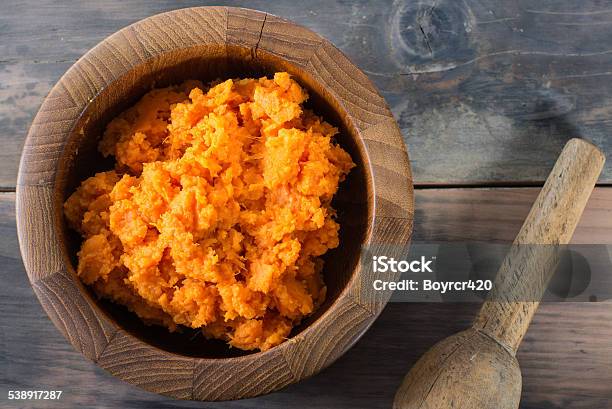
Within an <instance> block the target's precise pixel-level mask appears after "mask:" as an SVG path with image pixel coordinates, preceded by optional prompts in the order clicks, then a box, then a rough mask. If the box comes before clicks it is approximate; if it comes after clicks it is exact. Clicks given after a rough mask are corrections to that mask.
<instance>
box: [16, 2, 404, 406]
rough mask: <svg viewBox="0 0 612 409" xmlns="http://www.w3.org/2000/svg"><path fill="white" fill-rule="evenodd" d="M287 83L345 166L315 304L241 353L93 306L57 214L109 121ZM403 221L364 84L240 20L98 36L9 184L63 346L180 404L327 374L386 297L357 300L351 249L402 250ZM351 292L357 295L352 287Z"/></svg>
mask: <svg viewBox="0 0 612 409" xmlns="http://www.w3.org/2000/svg"><path fill="white" fill-rule="evenodd" d="M280 70H284V71H288V72H289V73H291V74H292V75H293V77H294V78H295V79H296V80H297V81H298V82H299V83H300V84H301V85H302V86H304V87H305V88H306V89H308V91H309V94H310V99H309V102H308V104H309V105H310V106H311V107H312V108H313V109H314V110H315V111H316V112H317V113H318V114H320V115H322V116H323V117H324V118H326V119H327V120H328V121H329V122H331V123H332V124H334V125H336V126H338V127H339V128H340V130H341V133H340V136H339V137H338V142H339V143H340V144H341V145H342V146H343V147H344V148H345V149H346V150H347V151H349V153H350V154H351V156H352V157H353V160H354V161H355V162H356V164H357V167H356V168H355V169H354V170H353V171H352V172H351V174H350V176H349V177H348V179H347V180H346V181H345V182H344V183H343V184H342V187H341V189H340V191H339V193H338V195H337V199H336V202H335V204H334V206H335V207H336V208H337V209H338V218H339V222H340V224H341V226H342V228H341V236H340V240H341V245H340V246H339V248H337V249H335V250H333V251H331V252H329V253H328V254H327V255H326V264H325V269H324V276H325V281H326V283H327V286H328V299H327V301H326V303H325V304H324V305H323V306H322V307H321V308H320V309H319V310H318V311H317V313H316V314H315V315H313V316H312V317H310V318H309V319H308V320H306V321H305V322H304V323H303V324H302V325H300V326H299V327H298V328H296V329H295V330H294V332H293V333H292V336H291V338H290V339H289V340H287V341H286V342H284V343H283V344H281V345H279V346H277V347H275V348H272V349H270V350H268V351H266V352H257V353H246V352H244V351H241V350H238V349H230V348H229V347H227V346H226V344H225V343H222V342H220V341H208V340H205V339H204V338H203V337H198V336H197V335H196V333H194V332H193V331H184V332H183V333H174V334H171V333H169V332H168V331H166V330H165V329H163V328H160V327H154V326H145V325H144V324H142V322H141V321H140V320H139V319H137V318H136V317H135V316H134V315H132V314H131V313H129V312H128V311H127V310H125V309H123V308H122V307H119V306H117V305H114V304H111V303H108V302H104V301H101V300H98V299H97V298H96V297H95V296H94V295H93V294H92V293H91V291H90V290H89V289H88V288H86V287H84V286H83V285H82V284H81V282H80V280H79V279H78V278H77V276H76V273H75V265H76V252H77V250H78V248H79V245H80V239H79V237H77V235H76V234H75V233H73V232H71V231H69V230H68V229H67V227H66V223H65V221H64V217H63V211H62V203H63V202H64V200H65V199H66V198H67V196H68V195H69V194H70V193H71V192H73V191H74V189H75V188H76V186H78V184H79V183H80V182H81V181H82V180H84V179H85V178H86V177H88V176H91V175H93V174H94V173H95V172H96V171H101V170H107V169H110V168H112V163H110V162H109V161H107V160H104V159H102V157H101V156H100V155H99V154H98V152H97V151H96V145H97V142H98V140H99V138H100V136H101V133H102V130H103V129H104V127H105V125H106V124H107V123H108V122H109V120H110V119H112V118H113V117H115V116H116V115H117V114H118V113H120V112H121V111H123V110H124V109H126V108H127V107H129V106H131V105H133V104H134V103H135V102H136V101H137V100H138V99H139V98H140V97H141V96H142V95H143V94H145V93H146V92H147V91H148V90H150V89H151V88H152V87H160V86H167V85H170V84H175V83H179V82H181V81H182V80H185V79H201V80H204V81H207V80H213V79H217V78H231V77H247V76H248V77H253V76H261V75H271V74H273V73H274V72H275V71H280ZM412 220H413V191H412V179H411V174H410V164H409V161H408V155H407V152H406V149H405V147H404V144H403V142H402V137H401V134H400V131H399V130H398V128H397V125H396V123H395V121H394V119H393V116H392V115H391V113H390V111H389V109H388V107H387V105H386V104H385V101H384V99H383V98H382V97H381V96H380V95H379V94H378V93H377V91H376V89H375V88H374V87H373V85H372V84H371V83H370V81H369V80H368V78H367V77H366V75H364V74H363V73H362V72H361V71H360V70H359V69H358V68H356V67H355V66H354V65H353V64H352V63H351V62H350V61H349V60H348V59H347V58H346V57H345V56H344V55H343V54H342V53H341V52H340V51H339V50H338V49H336V48H335V47H334V46H333V45H332V44H330V43H329V42H328V41H326V40H325V39H323V38H321V37H320V36H318V35H317V34H315V33H313V32H311V31H309V30H307V29H305V28H303V27H300V26H297V25H295V24H293V23H291V22H289V21H286V20H283V19H281V18H278V17H275V16H272V15H269V14H266V13H262V12H258V11H253V10H247V9H239V8H228V7H198V8H190V9H182V10H176V11H172V12H169V13H164V14H159V15H156V16H153V17H149V18H147V19H144V20H142V21H139V22H137V23H135V24H133V25H131V26H129V27H126V28H124V29H122V30H120V31H118V32H117V33H115V34H113V35H112V36H110V37H108V38H107V39H105V40H104V41H102V42H101V43H100V44H98V45H97V46H96V47H95V48H93V49H92V50H91V51H89V52H88V53H87V54H85V56H83V57H82V58H81V59H80V60H79V61H78V62H76V63H75V64H74V65H73V66H72V67H71V68H70V69H69V70H68V72H66V74H65V75H64V76H63V77H62V78H61V79H60V80H59V82H58V83H57V84H56V85H55V86H54V87H53V89H52V90H51V92H50V93H49V95H48V96H47V98H46V99H45V101H44V103H43V104H42V106H41V108H40V110H39V112H38V114H37V115H36V118H35V119H34V121H33V123H32V126H31V128H30V131H29V134H28V136H27V139H26V143H25V147H24V150H23V156H22V159H21V165H20V169H19V178H18V184H17V228H18V233H19V240H20V246H21V253H22V255H23V260H24V263H25V267H26V270H27V272H28V276H29V278H30V281H31V283H32V287H33V288H34V291H35V293H36V295H37V296H38V298H39V300H40V302H41V304H42V305H43V307H44V309H45V311H46V312H47V314H48V315H49V317H50V318H51V320H52V321H53V322H54V323H55V325H56V326H57V328H58V329H59V330H60V331H61V332H62V333H63V334H64V336H65V337H66V338H67V339H68V340H69V341H70V343H71V344H72V345H73V346H74V348H76V349H77V350H79V351H80V352H81V353H82V354H83V355H85V356H86V357H87V358H89V359H91V360H92V361H94V362H96V363H97V364H98V365H99V366H101V367H102V368H104V369H106V370H108V371H109V372H110V373H112V374H113V375H115V376H117V377H119V378H121V379H123V380H125V381H127V382H130V383H132V384H135V385H138V386H140V387H142V388H144V389H147V390H149V391H152V392H156V393H161V394H164V395H168V396H172V397H175V398H182V399H195V400H227V399H238V398H245V397H251V396H256V395H260V394H264V393H267V392H270V391H273V390H276V389H279V388H281V387H283V386H285V385H288V384H290V383H293V382H297V381H299V380H301V379H303V378H306V377H308V376H311V375H313V374H315V373H317V372H318V371H320V370H321V369H323V368H325V367H327V366H328V365H330V364H331V363H332V362H333V361H334V360H336V359H337V358H338V357H339V356H340V355H342V354H343V353H344V352H345V351H346V350H347V349H348V348H349V347H351V346H352V345H353V344H354V343H355V342H356V341H357V339H358V338H359V337H360V336H361V335H362V334H363V333H364V331H365V330H366V329H367V328H368V327H369V326H370V325H371V324H372V322H373V321H374V319H375V318H376V317H377V316H378V314H379V313H380V311H381V310H382V308H383V307H384V304H385V303H386V301H387V298H388V294H386V293H373V292H370V291H369V288H370V287H369V286H368V285H367V283H370V285H371V271H370V270H369V269H368V266H369V264H370V263H363V266H362V263H361V262H360V254H361V249H362V246H371V245H383V246H386V245H396V244H402V245H406V244H407V243H408V242H409V240H410V235H411V232H412ZM362 284H363V285H362Z"/></svg>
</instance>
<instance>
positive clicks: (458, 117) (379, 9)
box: [0, 0, 612, 409]
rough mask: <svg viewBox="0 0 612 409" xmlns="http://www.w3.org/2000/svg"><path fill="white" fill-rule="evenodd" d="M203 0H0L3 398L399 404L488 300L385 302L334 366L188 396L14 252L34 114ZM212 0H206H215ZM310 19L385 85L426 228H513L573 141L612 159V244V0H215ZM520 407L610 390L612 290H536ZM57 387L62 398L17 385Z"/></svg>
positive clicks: (492, 232) (95, 403)
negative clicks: (89, 65) (40, 285)
mask: <svg viewBox="0 0 612 409" xmlns="http://www.w3.org/2000/svg"><path fill="white" fill-rule="evenodd" d="M205 4H206V2H194V1H157V2H155V1H148V0H141V1H122V0H114V1H95V2H94V1H50V0H35V1H34V0H21V1H19V2H13V1H9V0H0V146H1V148H0V273H1V276H0V279H1V284H0V406H2V407H8V408H13V407H15V408H16V407H19V408H23V407H56V408H65V407H101V408H103V407H104V408H105V407H109V408H110V407H123V408H152V407H155V408H179V407H180V408H182V407H198V408H286V407H289V406H293V407H303V408H335V407H338V408H388V407H390V405H391V401H392V397H393V394H394V391H395V389H396V388H397V386H398V385H399V383H400V381H401V379H402V377H403V375H404V373H405V372H406V370H407V369H408V368H409V367H410V365H411V364H413V363H414V362H415V360H416V359H417V358H418V357H419V356H420V355H421V354H422V353H423V352H424V351H425V350H426V349H427V348H428V347H430V346H431V345H432V344H433V343H435V342H436V341H437V340H439V339H441V338H443V337H445V336H447V335H450V334H451V333H454V332H456V331H458V330H461V329H463V328H465V327H466V326H467V325H468V323H469V322H470V320H471V319H472V318H473V316H474V314H475V312H476V310H477V308H478V306H473V305H466V304H463V305H442V304H390V305H389V306H388V307H387V308H386V310H385V311H384V312H383V314H382V315H381V317H380V318H379V319H378V320H377V322H376V323H375V324H374V326H373V327H372V328H371V329H370V331H368V332H367V334H366V335H365V336H364V337H363V338H362V339H361V340H360V341H359V342H358V343H357V345H356V346H355V347H354V348H353V349H352V350H350V351H349V352H348V353H347V354H346V355H345V356H344V357H343V358H341V359H340V360H339V361H338V362H337V363H336V364H334V365H333V366H332V367H330V368H329V369H327V370H326V371H324V372H323V373H321V374H319V375H318V376H316V377H314V378H312V379H309V380H307V381H305V382H301V383H300V384H297V385H293V386H290V387H288V388H286V389H284V390H282V391H280V392H277V393H274V394H271V395H268V396H265V397H260V398H257V399H252V400H245V401H238V402H233V403H216V404H207V403H191V402H178V401H172V400H169V399H165V398H162V397H158V396H156V395H153V394H150V393H147V392H144V391H141V390H138V389H136V388H134V387H132V386H130V385H127V384H125V383H122V382H121V381H119V380H117V379H114V378H113V377H111V376H110V375H108V374H106V373H105V372H104V371H102V370H100V369H98V368H97V367H96V366H95V365H93V364H92V363H90V362H89V361H87V360H86V359H84V358H82V357H81V356H80V355H79V354H78V353H76V352H74V351H73V350H72V348H71V347H70V346H69V344H68V342H67V341H65V340H64V338H63V337H62V336H61V335H60V334H59V332H57V330H56V329H55V328H54V327H53V325H52V324H51V322H50V321H49V320H48V319H47V317H46V315H45V314H44V312H43V311H42V309H41V307H40V306H39V304H38V302H37V300H36V299H35V297H34V294H33V292H32V290H31V288H30V286H29V283H28V281H27V278H26V275H25V271H24V269H23V265H22V262H21V258H20V255H19V249H18V244H17V235H16V231H15V221H14V218H15V216H14V198H15V194H14V190H15V180H16V173H17V166H18V161H19V155H20V152H21V148H22V145H23V140H24V137H25V134H26V132H27V128H28V126H29V124H30V122H31V120H32V117H33V115H34V114H35V112H36V110H37V109H38V107H39V106H40V103H41V101H42V99H43V98H44V97H45V95H46V94H47V92H48V91H49V89H50V87H51V86H52V85H53V84H54V83H55V81H57V79H58V78H59V77H60V76H61V75H62V73H63V72H64V71H65V70H66V69H67V68H68V67H69V66H70V65H71V64H72V63H73V62H74V61H76V60H77V59H78V58H79V57H80V56H81V55H82V54H83V53H85V52H86V51H87V50H88V49H89V48H91V47H92V46H93V45H95V44H96V43H97V42H99V41H100V40H101V39H103V38H104V37H106V36H107V35H109V34H111V33H113V32H114V31H116V30H117V29H119V28H121V27H124V26H126V25H128V24H130V23H132V22H134V21H137V20H139V19H141V18H144V17H147V16H149V15H152V14H156V13H159V12H163V11H166V10H170V9H174V8H179V7H188V6H194V5H205ZM211 4H212V3H211ZM216 4H227V5H238V6H244V7H251V8H256V9H260V10H263V11H267V12H270V13H273V14H277V15H280V16H282V17H286V18H289V19H292V20H294V21H296V22H297V23H300V24H303V25H305V26H307V27H309V28H311V29H313V30H315V31H317V32H318V33H320V34H322V35H323V36H325V37H327V38H328V39H329V40H331V41H332V42H333V43H334V44H336V45H337V46H338V47H339V48H341V49H342V50H343V51H344V52H345V53H346V54H347V55H348V56H349V57H350V58H351V59H352V60H353V61H354V62H355V63H356V64H357V65H358V66H359V67H361V68H362V69H363V70H364V71H365V72H366V73H367V74H368V75H369V76H370V78H371V79H372V80H373V81H374V82H375V84H376V85H377V86H378V88H379V89H380V91H381V92H382V93H383V95H384V96H385V98H386V99H387V101H388V103H389V105H390V106H391V108H392V110H393V113H394V115H395V116H396V118H397V120H398V122H399V124H400V127H401V128H402V131H403V134H404V137H405V140H406V143H407V145H408V148H409V150H410V155H411V160H412V165H413V172H414V177H415V188H416V220H415V235H414V236H415V237H414V238H415V240H418V241H431V240H441V241H495V242H508V241H511V240H512V239H513V237H514V235H515V234H516V233H517V232H518V229H519V228H520V225H521V223H522V220H523V219H524V217H525V216H526V215H527V212H528V210H529V207H530V205H531V203H532V202H533V200H534V198H535V196H536V195H537V192H538V190H539V189H538V187H539V186H541V185H542V183H543V180H544V179H545V177H546V175H547V173H548V171H549V170H550V168H551V167H552V164H553V162H554V160H555V158H556V156H557V155H558V153H559V152H560V151H561V148H562V147H563V145H564V143H565V141H566V140H567V139H569V138H571V137H574V136H580V137H584V138H586V139H589V140H591V141H593V142H594V143H596V144H597V145H599V146H600V147H602V148H603V149H604V150H605V151H606V152H607V153H608V164H607V165H606V168H605V170H604V173H603V175H602V177H601V179H600V183H599V187H598V188H596V191H595V192H594V195H593V197H592V199H591V201H590V202H589V206H588V208H587V210H586V212H585V216H584V217H583V220H582V222H581V224H580V226H579V228H578V231H577V232H576V235H575V238H574V241H575V242H576V243H609V244H612V187H607V186H608V185H610V184H611V183H612V158H611V157H610V156H612V143H611V142H610V139H609V135H612V1H601V0H584V1H578V0H538V1H536V0H531V1H512V0H422V1H418V0H414V1H400V0H397V1H391V0H387V1H340V0H337V1H325V0H319V1H308V0H302V1H297V2H296V1H292V0H277V1H274V2H267V1H251V2H218V3H216ZM519 361H520V363H521V367H522V369H523V380H524V385H523V400H522V403H521V407H522V408H526V409H527V408H530V409H531V408H533V409H535V408H538V409H549V408H585V409H586V408H588V409H595V408H612V305H610V304H608V303H591V304H545V305H542V307H541V308H540V310H539V312H538V314H537V315H536V317H535V320H534V322H533V324H532V327H531V329H530V330H529V332H528V334H527V336H526V338H525V341H524V343H523V345H522V347H521V349H520V351H519ZM23 389H60V390H63V391H64V392H63V397H62V400H61V401H59V402H52V401H46V402H24V401H21V402H15V401H12V402H11V401H8V400H7V399H6V398H7V391H8V390H23Z"/></svg>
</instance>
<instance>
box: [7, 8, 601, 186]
mask: <svg viewBox="0 0 612 409" xmlns="http://www.w3.org/2000/svg"><path fill="white" fill-rule="evenodd" d="M209 3H210V4H212V3H215V4H218V2H207V1H205V2H202V1H193V0H189V1H184V2H181V3H180V5H178V4H177V3H176V2H173V1H168V0H164V1H158V2H148V1H144V0H138V1H134V2H129V3H127V2H122V1H119V0H111V1H106V2H93V1H84V2H77V1H66V2H52V1H49V0H45V1H36V2H34V1H32V0H26V1H21V2H17V3H15V4H11V5H10V7H8V6H7V7H3V13H2V14H1V15H0V38H2V42H0V56H1V57H0V143H2V144H3V146H4V149H2V151H1V152H0V188H10V187H14V185H15V179H16V172H17V163H18V157H19V152H20V151H21V146H22V143H23V138H24V135H25V133H26V131H27V127H28V125H29V123H30V121H31V119H32V116H33V115H34V113H35V112H36V110H37V108H38V106H39V105H40V102H41V100H42V98H43V97H44V96H45V95H46V93H47V92H48V90H49V89H50V87H51V86H52V84H54V83H55V81H57V79H58V78H59V77H60V76H61V74H62V73H63V72H64V71H65V70H66V69H67V68H68V67H69V66H70V65H71V64H72V62H74V61H75V60H76V59H77V58H79V57H80V56H81V55H82V54H83V53H84V52H86V51H87V50H88V49H89V48H91V47H92V46H93V45H95V44H96V43H97V42H98V41H100V40H101V39H102V38H104V37H106V36H107V35H109V34H111V33H113V32H114V31H116V30H117V29H119V28H121V27H124V26H125V25H128V24H130V23H132V22H134V21H137V20H139V19H141V18H144V17H146V16H149V15H151V14H155V13H159V12H163V11H167V10H170V9H173V8H176V7H188V6H193V5H206V4H209ZM222 3H223V4H229V5H241V6H245V7H251V8H257V9H261V10H264V11H267V12H270V13H273V14H277V15H280V16H282V17H286V18H290V19H292V20H294V21H296V22H298V23H300V24H303V25H305V26H307V27H308V28H311V29H313V30H314V31H317V32H319V33H320V34H322V35H323V36H325V37H327V38H328V39H329V40H331V41H332V42H333V43H334V44H336V45H337V46H338V47H339V48H340V49H342V50H343V51H344V52H345V53H346V54H347V55H348V56H349V57H350V58H351V59H352V60H353V61H354V62H355V63H356V64H357V65H358V66H359V67H360V68H362V69H363V70H364V71H365V72H366V73H367V74H368V75H369V76H370V78H371V79H372V80H373V81H374V82H375V83H376V85H377V86H378V88H379V89H380V90H381V91H382V93H383V95H384V96H385V98H386V99H387V101H388V103H389V105H390V106H391V107H392V110H393V113H394V115H395V116H396V118H397V119H398V121H399V124H400V127H401V128H402V132H403V135H404V138H405V140H406V142H407V143H408V146H409V149H410V151H411V159H412V164H413V168H414V177H415V182H416V183H417V184H459V183H461V184H463V183H470V184H488V183H492V182H497V183H540V182H542V181H543V180H544V179H545V177H546V175H547V174H548V171H549V170H550V168H551V167H552V164H553V163H554V160H555V158H556V156H557V155H558V153H559V152H560V151H561V148H562V147H563V145H564V143H565V141H566V140H567V139H569V138H571V137H574V136H582V137H585V138H587V139H590V140H592V141H593V142H595V143H596V144H598V145H600V146H602V147H603V148H606V149H607V150H608V151H612V150H611V149H610V148H612V143H611V142H610V141H609V138H608V135H610V134H612V97H611V95H612V82H610V81H609V78H610V76H612V69H611V68H610V67H611V66H612V17H611V15H610V12H609V9H610V8H611V7H612V5H609V4H608V2H605V1H604V2H601V1H599V0H586V1H581V2H573V1H570V0H562V1H559V0H543V1H537V2H535V1H528V0H517V1H513V2H508V1H500V0H465V1H455V0H420V1H418V2H412V1H410V2H409V1H393V0H381V1H379V2H375V3H373V2H368V1H357V2H343V1H340V0H335V1H323V0H315V1H309V2H292V1H279V2H273V3H270V2H266V1H263V0H257V1H249V2H245V1H228V2H222ZM600 181H601V182H606V183H611V182H612V161H611V160H609V161H608V164H607V165H606V168H605V169H604V173H603V175H602V177H601V179H600Z"/></svg>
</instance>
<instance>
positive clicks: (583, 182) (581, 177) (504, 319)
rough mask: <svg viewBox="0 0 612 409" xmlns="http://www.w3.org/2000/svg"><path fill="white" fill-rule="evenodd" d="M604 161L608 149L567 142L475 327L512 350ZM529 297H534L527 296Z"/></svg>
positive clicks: (580, 214)
mask: <svg viewBox="0 0 612 409" xmlns="http://www.w3.org/2000/svg"><path fill="white" fill-rule="evenodd" d="M604 161H605V158H604V156H603V154H602V153H601V152H600V151H599V150H598V149H597V148H596V147H594V146H593V145H591V144H590V143H588V142H585V141H581V140H578V139H572V140H570V141H569V142H568V143H567V145H566V146H565V148H564V149H563V151H562V152H561V155H560V156H559V159H557V162H556V163H555V166H554V168H553V170H552V171H551V173H550V175H549V176H548V178H547V179H546V183H545V184H544V187H543V188H542V190H541V192H540V194H539V195H538V197H537V198H536V201H535V202H534V204H533V206H532V207H531V210H530V212H529V214H528V215H527V218H526V219H525V222H524V223H523V226H522V227H521V230H520V231H519V233H518V235H517V236H516V238H515V239H514V241H513V246H512V248H511V249H510V251H509V253H508V255H507V256H506V258H505V259H504V262H503V263H502V266H501V267H500V270H499V272H498V275H497V277H496V279H495V283H494V287H495V290H494V291H493V293H492V295H491V298H490V300H487V301H486V302H485V303H484V305H483V307H482V310H481V311H480V313H479V315H478V317H477V318H476V321H475V322H474V328H475V329H477V330H479V331H482V332H483V333H485V334H486V335H488V336H489V337H491V338H493V339H494V340H496V341H497V342H498V343H500V344H501V345H503V346H504V347H505V348H507V349H508V350H509V351H511V352H512V353H515V352H516V350H517V349H518V346H519V345H520V343H521V340H522V339H523V336H524V335H525V333H526V332H527V328H528V327H529V323H530V322H531V319H532V317H533V314H534V313H535V311H536V309H537V308H538V305H539V302H538V301H539V300H540V299H541V298H542V295H543V294H544V291H545V290H546V287H547V286H548V282H549V281H550V278H551V277H552V275H553V274H554V272H555V267H556V266H557V264H558V262H559V248H558V247H556V246H557V245H565V244H568V243H569V242H570V241H571V238H572V236H573V234H574V230H575V229H576V226H577V225H578V222H579V220H580V218H581V216H582V213H583V211H584V208H585V207H586V204H587V201H588V200H589V197H590V196H591V192H592V191H593V187H594V186H595V182H596V181H597V178H598V177H599V174H600V172H601V169H602V168H603V164H604ZM531 245H536V246H535V247H534V246H531ZM537 245H541V246H537ZM525 300H532V301H531V302H521V301H525Z"/></svg>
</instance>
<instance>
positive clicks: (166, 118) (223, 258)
mask: <svg viewBox="0 0 612 409" xmlns="http://www.w3.org/2000/svg"><path fill="white" fill-rule="evenodd" d="M205 90H206V87H204V86H203V84H202V83H199V82H196V81H189V82H186V83H184V84H182V85H180V86H175V87H169V88H163V89H155V90H153V91H151V92H149V93H148V94H146V95H145V96H144V97H143V98H142V99H141V100H140V101H139V102H138V103H137V104H136V105H135V106H133V107H132V108H130V109H128V110H127V111H125V112H123V113H122V114H121V115H119V116H118V117H117V118H115V119H114V120H113V121H112V122H110V123H109V125H108V127H107V128H106V131H105V133H104V136H103V138H102V140H101V142H100V145H99V150H100V151H101V152H102V154H103V155H104V156H114V158H115V160H116V167H115V169H114V170H111V171H108V172H103V173H98V174H96V175H95V176H93V177H90V178H89V179H87V180H85V181H83V182H82V184H81V185H80V187H79V188H78V189H77V190H76V191H75V192H74V193H73V194H72V195H71V196H70V197H69V198H68V200H66V202H65V204H64V212H65V216H66V219H67V221H68V223H69V225H70V226H71V227H72V228H73V229H75V230H76V231H78V232H79V233H80V234H81V235H82V237H83V243H82V246H81V249H80V251H79V253H78V260H79V262H78V275H79V277H80V278H81V279H82V281H83V282H84V283H85V284H87V285H90V286H92V288H93V289H94V291H95V292H96V293H97V294H98V295H99V296H100V297H104V298H108V299H110V300H112V301H114V302H117V303H119V304H123V305H125V306H126V307H127V308H129V309H130V310H131V311H133V312H134V313H136V314H137V315H138V316H139V317H140V318H141V319H143V320H144V321H145V322H147V323H154V324H160V325H164V326H166V327H167V328H169V329H170V330H171V331H174V330H176V329H177V328H178V327H179V326H186V327H191V328H201V329H202V331H203V332H204V334H205V335H206V336H207V337H212V338H218V339H223V340H226V341H228V342H229V344H230V345H231V346H234V347H237V348H241V349H245V350H251V349H260V350H262V351H263V350H267V349H269V348H271V347H273V346H275V345H278V344H279V343H281V342H283V340H285V339H286V338H287V336H288V335H289V333H290V331H291V329H292V327H293V326H294V325H296V324H297V323H299V322H300V320H302V319H303V318H304V317H305V316H307V315H309V314H311V313H312V312H313V311H314V310H315V309H316V308H317V307H318V306H319V305H320V304H321V303H322V302H323V300H324V299H325V291H326V287H325V284H324V282H323V280H322V275H321V269H322V261H321V259H320V258H319V257H320V256H321V255H323V254H324V253H325V252H327V250H328V249H331V248H334V247H336V246H338V228H339V226H338V223H337V222H336V221H334V210H333V209H332V207H331V205H330V202H331V199H332V197H333V196H334V194H335V193H336V191H337V189H338V184H339V183H340V182H341V181H342V180H343V179H344V177H345V176H346V174H347V173H348V172H349V171H350V169H351V168H352V167H353V166H354V164H353V162H352V160H351V158H350V156H349V155H348V154H347V153H346V152H345V151H344V150H343V149H342V148H340V147H339V146H338V145H336V144H335V143H334V142H333V136H334V135H335V134H336V133H337V129H336V128H334V127H333V126H331V125H330V124H328V123H327V122H325V121H323V120H322V119H321V118H320V117H318V116H316V115H315V114H314V113H312V112H310V111H307V110H305V109H303V108H302V103H303V102H304V101H305V100H306V99H307V98H308V95H307V93H306V91H305V90H303V89H302V88H301V87H300V86H299V85H298V84H297V83H296V82H295V81H294V80H292V79H291V78H290V76H289V75H288V74H287V73H284V72H279V73H276V74H275V75H274V79H273V80H270V79H267V78H260V79H238V80H227V81H225V82H222V83H219V84H217V85H214V86H211V87H210V88H209V89H208V90H207V91H205Z"/></svg>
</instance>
